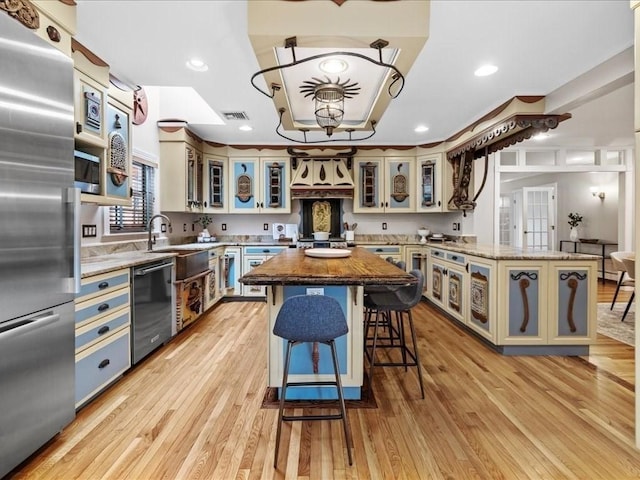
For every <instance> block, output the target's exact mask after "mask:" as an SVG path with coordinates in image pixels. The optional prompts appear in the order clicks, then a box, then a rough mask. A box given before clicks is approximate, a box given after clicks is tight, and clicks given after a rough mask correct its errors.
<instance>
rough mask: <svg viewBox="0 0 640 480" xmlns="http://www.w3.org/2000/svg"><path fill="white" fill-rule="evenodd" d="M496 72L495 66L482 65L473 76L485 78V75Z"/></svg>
mask: <svg viewBox="0 0 640 480" xmlns="http://www.w3.org/2000/svg"><path fill="white" fill-rule="evenodd" d="M497 71H498V67H496V66H495V65H483V66H481V67H480V68H479V69H477V70H476V71H475V72H473V74H474V75H475V76H476V77H486V76H487V75H493V74H494V73H496V72H497Z"/></svg>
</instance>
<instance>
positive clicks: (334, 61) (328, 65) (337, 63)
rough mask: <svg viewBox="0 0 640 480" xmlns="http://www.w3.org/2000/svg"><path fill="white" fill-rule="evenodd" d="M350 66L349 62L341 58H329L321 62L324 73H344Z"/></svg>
mask: <svg viewBox="0 0 640 480" xmlns="http://www.w3.org/2000/svg"><path fill="white" fill-rule="evenodd" d="M348 67H349V64H348V63H347V62H345V61H344V60H340V59H339V58H329V59H327V60H323V61H322V62H320V66H319V68H320V70H322V71H323V72H324V73H342V72H344V71H345V70H346V69H347V68H348Z"/></svg>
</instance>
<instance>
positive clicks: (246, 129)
mask: <svg viewBox="0 0 640 480" xmlns="http://www.w3.org/2000/svg"><path fill="white" fill-rule="evenodd" d="M238 128H239V129H240V130H242V131H243V132H250V131H251V130H253V128H252V127H251V125H242V126H241V127H238Z"/></svg>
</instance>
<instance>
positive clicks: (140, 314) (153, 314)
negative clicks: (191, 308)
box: [131, 261, 173, 364]
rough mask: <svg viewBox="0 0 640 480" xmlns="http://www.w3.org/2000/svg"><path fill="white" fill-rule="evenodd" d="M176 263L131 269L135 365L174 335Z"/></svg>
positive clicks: (132, 359) (132, 333)
mask: <svg viewBox="0 0 640 480" xmlns="http://www.w3.org/2000/svg"><path fill="white" fill-rule="evenodd" d="M172 267H173V262H170V261H169V262H167V261H161V262H153V263H147V264H145V265H142V266H140V267H136V268H133V269H132V276H131V277H132V282H133V288H132V289H131V291H132V295H133V298H132V303H131V336H132V339H131V363H132V364H136V363H138V362H139V361H140V360H142V359H143V358H144V357H145V356H147V355H148V354H149V353H151V352H152V351H153V350H155V349H156V348H158V347H159V346H161V345H163V344H164V343H166V342H167V341H168V340H169V339H170V338H171V322H172V313H171V312H172V305H173V288H172V283H171V269H172Z"/></svg>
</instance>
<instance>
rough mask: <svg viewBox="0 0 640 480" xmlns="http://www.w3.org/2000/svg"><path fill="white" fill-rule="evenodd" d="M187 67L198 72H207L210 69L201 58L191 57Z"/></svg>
mask: <svg viewBox="0 0 640 480" xmlns="http://www.w3.org/2000/svg"><path fill="white" fill-rule="evenodd" d="M187 68H190V69H191V70H194V71H196V72H206V71H207V70H209V66H208V65H207V64H206V63H204V62H203V61H202V60H200V59H199V58H191V59H189V60H188V61H187Z"/></svg>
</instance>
